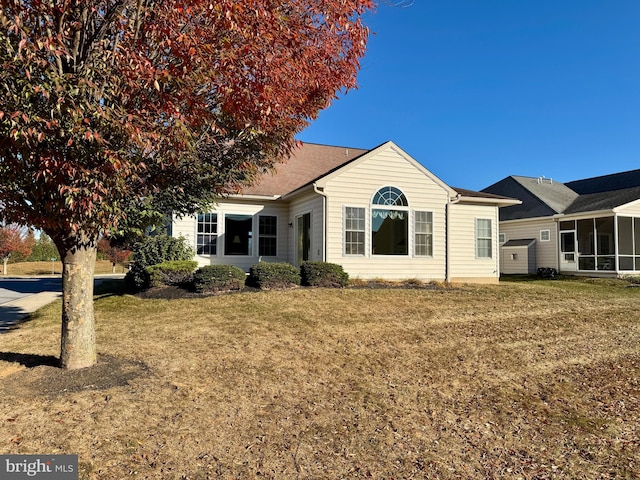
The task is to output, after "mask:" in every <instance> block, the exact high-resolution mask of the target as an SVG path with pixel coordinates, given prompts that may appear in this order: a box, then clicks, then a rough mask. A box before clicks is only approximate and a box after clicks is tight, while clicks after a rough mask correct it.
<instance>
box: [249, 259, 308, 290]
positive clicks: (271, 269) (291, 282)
mask: <svg viewBox="0 0 640 480" xmlns="http://www.w3.org/2000/svg"><path fill="white" fill-rule="evenodd" d="M247 281H248V284H249V285H251V286H252V287H257V288H260V289H262V290H269V289H272V288H292V287H296V286H298V285H300V272H299V271H298V269H297V268H296V267H294V266H293V265H291V264H290V263H269V262H260V263H256V264H255V265H252V266H251V268H250V269H249V278H248V280H247Z"/></svg>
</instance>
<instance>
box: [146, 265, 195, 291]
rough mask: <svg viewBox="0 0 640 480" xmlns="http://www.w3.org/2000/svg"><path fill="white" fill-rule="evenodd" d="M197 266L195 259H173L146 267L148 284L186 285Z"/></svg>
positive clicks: (191, 278) (153, 285)
mask: <svg viewBox="0 0 640 480" xmlns="http://www.w3.org/2000/svg"><path fill="white" fill-rule="evenodd" d="M196 268H198V262H196V261H195V260H173V261H169V262H162V263H159V264H157V265H151V266H150V267H147V273H148V274H149V286H151V287H160V286H162V285H186V284H188V283H191V281H192V280H193V272H194V270H195V269H196Z"/></svg>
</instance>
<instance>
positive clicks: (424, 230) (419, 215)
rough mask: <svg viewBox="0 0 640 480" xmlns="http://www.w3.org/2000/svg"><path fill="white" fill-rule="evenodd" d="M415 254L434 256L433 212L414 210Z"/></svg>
mask: <svg viewBox="0 0 640 480" xmlns="http://www.w3.org/2000/svg"><path fill="white" fill-rule="evenodd" d="M414 254H415V255H416V256H417V257H431V256H433V213H432V212H414Z"/></svg>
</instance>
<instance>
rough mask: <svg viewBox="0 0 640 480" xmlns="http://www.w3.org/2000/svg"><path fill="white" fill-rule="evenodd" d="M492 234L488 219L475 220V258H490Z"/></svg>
mask: <svg viewBox="0 0 640 480" xmlns="http://www.w3.org/2000/svg"><path fill="white" fill-rule="evenodd" d="M491 241H492V233H491V219H490V218H476V257H477V258H491V256H492V245H491Z"/></svg>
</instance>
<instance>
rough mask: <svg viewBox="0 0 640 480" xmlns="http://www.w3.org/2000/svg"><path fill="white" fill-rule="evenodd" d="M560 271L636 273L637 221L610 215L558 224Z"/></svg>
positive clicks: (639, 254) (639, 262) (639, 265)
mask: <svg viewBox="0 0 640 480" xmlns="http://www.w3.org/2000/svg"><path fill="white" fill-rule="evenodd" d="M559 234H560V269H561V271H565V272H606V273H619V274H625V273H632V272H638V271H640V217H633V216H622V215H611V216H601V217H593V218H577V219H574V220H561V221H559Z"/></svg>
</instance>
